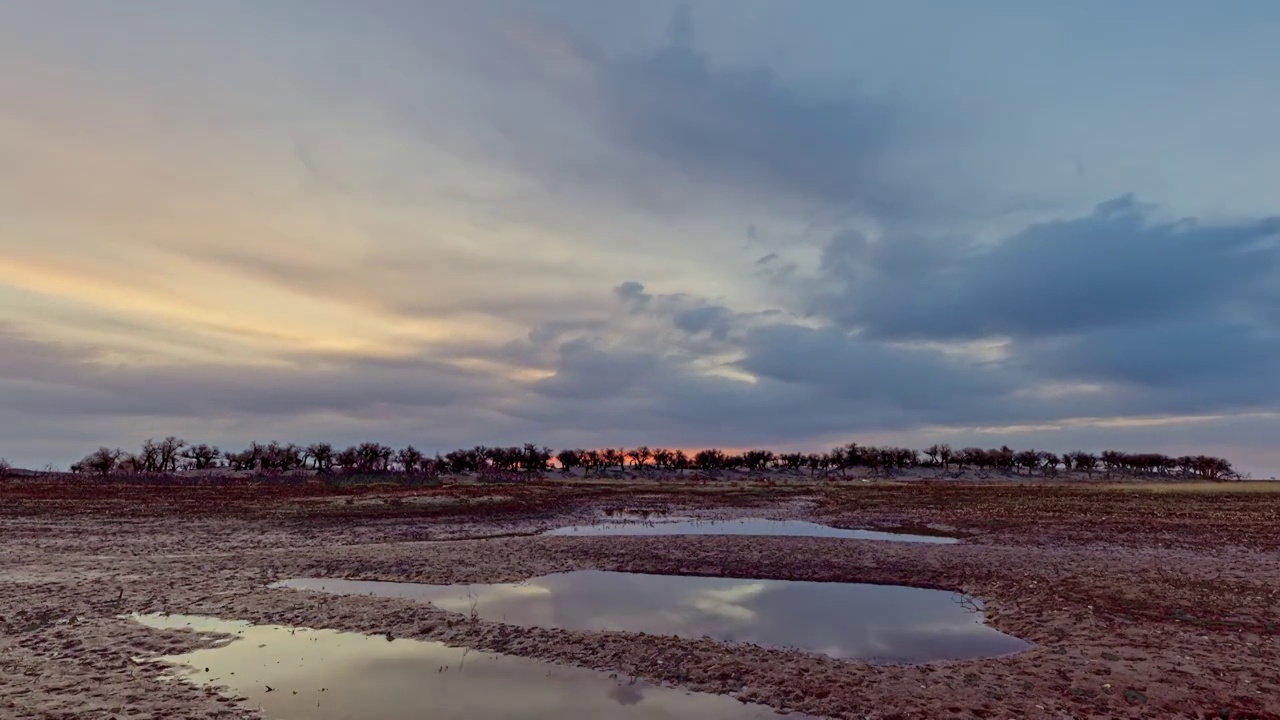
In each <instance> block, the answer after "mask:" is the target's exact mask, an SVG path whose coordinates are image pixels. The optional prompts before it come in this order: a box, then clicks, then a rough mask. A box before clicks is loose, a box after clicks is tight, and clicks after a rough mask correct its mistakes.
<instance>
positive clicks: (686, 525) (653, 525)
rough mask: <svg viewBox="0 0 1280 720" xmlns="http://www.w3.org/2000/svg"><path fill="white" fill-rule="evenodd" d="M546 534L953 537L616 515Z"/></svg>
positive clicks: (930, 540)
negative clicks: (601, 520)
mask: <svg viewBox="0 0 1280 720" xmlns="http://www.w3.org/2000/svg"><path fill="white" fill-rule="evenodd" d="M544 534H546V535H790V536H804V537H830V538H847V539H852V540H892V541H894V542H922V543H939V544H951V543H957V542H960V541H959V539H957V538H953V537H941V536H935V535H911V534H907V533H893V532H882V531H877V530H846V529H843V528H834V527H831V526H829V525H819V524H818V523H811V522H806V521H803V520H761V519H759V518H742V519H738V520H697V519H694V518H687V517H668V516H660V515H659V516H643V515H630V516H621V515H615V516H613V517H611V518H609V519H608V520H606V521H603V522H598V523H594V524H591V525H571V526H569V527H562V528H557V529H555V530H551V531H548V532H546V533H544Z"/></svg>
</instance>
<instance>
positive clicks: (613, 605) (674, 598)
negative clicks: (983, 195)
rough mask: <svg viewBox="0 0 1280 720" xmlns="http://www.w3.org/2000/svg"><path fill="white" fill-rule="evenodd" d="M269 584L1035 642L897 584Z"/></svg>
mask: <svg viewBox="0 0 1280 720" xmlns="http://www.w3.org/2000/svg"><path fill="white" fill-rule="evenodd" d="M275 587H288V588H294V589H299V590H315V591H320V592H327V593H336V594H341V595H380V596H387V597H398V598H407V599H413V600H419V601H425V602H430V603H431V604H433V605H435V606H437V607H439V608H441V609H443V610H450V611H453V612H459V613H463V614H466V615H470V614H471V613H472V612H474V613H476V614H477V615H479V616H480V617H482V618H485V619H488V620H494V621H497V622H503V623H508V624H511V625H524V626H539V627H556V628H565V629H569V630H588V631H598V630H623V631H630V632H645V633H652V634H657V635H678V636H682V637H702V636H708V637H712V638H715V639H717V640H723V641H728V642H743V643H756V644H760V645H772V646H783V647H795V648H800V649H803V650H808V651H811V652H818V653H825V654H827V655H831V656H832V657H837V658H849V659H856V660H863V661H867V662H911V663H914V662H931V661H935V660H959V659H966V658H977V657H988V656H994V655H1006V654H1009V653H1014V652H1018V651H1021V650H1025V649H1026V648H1028V647H1030V644H1028V643H1026V642H1024V641H1022V640H1019V639H1018V638H1015V637H1012V636H1010V635H1005V634H1004V633H1001V632H999V631H997V630H995V629H994V628H991V627H989V626H988V625H986V624H985V623H984V622H983V619H982V613H981V609H980V607H979V605H978V604H977V602H976V601H974V600H972V599H971V598H967V597H966V596H963V595H959V594H957V593H952V592H946V591H941V590H922V589H920V588H911V587H901V586H893V585H866V584H860V583H823V582H796V581H786V580H741V579H733V578H716V577H682V576H674V575H644V574H639V573H619V572H604V571H599V570H584V571H577V572H568V573H557V574H554V575H545V576H542V577H536V578H532V579H530V580H527V581H525V582H520V583H505V584H493V585H424V584H418V583H394V582H373V581H357V580H337V579H295V580H286V581H284V582H281V583H277V584H276V585H275Z"/></svg>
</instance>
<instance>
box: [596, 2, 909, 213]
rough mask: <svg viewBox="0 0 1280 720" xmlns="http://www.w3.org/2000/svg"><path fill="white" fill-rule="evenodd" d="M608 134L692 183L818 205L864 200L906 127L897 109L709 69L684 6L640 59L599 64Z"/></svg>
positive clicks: (757, 74)
mask: <svg viewBox="0 0 1280 720" xmlns="http://www.w3.org/2000/svg"><path fill="white" fill-rule="evenodd" d="M598 62H599V65H598V67H597V68H596V72H597V74H596V88H597V95H596V96H595V102H596V103H597V104H598V105H597V109H598V112H599V115H598V118H599V121H600V124H601V128H602V129H603V131H604V132H605V134H606V136H607V137H609V138H610V139H612V140H613V141H615V142H617V143H620V144H621V145H623V146H626V147H629V148H632V149H634V150H636V151H638V152H641V153H644V154H646V155H650V156H654V157H658V158H661V159H663V160H664V161H666V162H668V163H669V164H671V165H672V166H674V167H676V168H678V169H679V170H680V171H681V172H683V173H685V174H686V175H688V176H689V177H690V178H692V179H694V180H701V181H711V182H717V183H727V184H730V185H743V184H748V185H751V186H753V187H756V188H757V189H762V190H765V191H766V192H769V193H784V194H791V195H795V196H799V197H804V198H808V199H816V200H820V201H823V202H835V203H847V202H850V201H853V200H858V199H867V198H868V196H869V195H870V194H871V193H870V192H869V190H870V189H871V188H872V187H873V186H874V187H881V186H882V184H881V183H880V182H878V181H877V180H876V177H877V173H876V171H877V166H878V164H879V163H880V162H881V161H882V160H883V158H884V155H885V153H886V152H887V151H888V150H889V148H890V147H892V146H893V144H894V143H895V142H896V141H897V138H896V137H895V132H902V131H904V130H905V125H906V121H905V118H904V117H902V116H901V112H902V109H901V108H895V107H894V106H892V105H891V104H890V103H889V102H887V101H882V100H877V99H873V98H870V97H867V96H862V95H855V94H846V95H829V96H824V95H820V94H816V93H806V92H804V91H802V90H800V89H798V88H797V87H796V86H794V85H790V84H787V83H786V82H784V81H783V80H781V79H780V78H779V77H777V75H776V74H775V73H774V72H773V70H772V69H771V68H769V67H768V66H767V65H757V66H737V67H734V66H725V67H714V66H712V64H711V61H710V59H709V58H708V57H707V56H706V54H704V53H703V52H700V51H699V50H698V48H697V46H696V44H695V29H694V27H693V22H692V20H691V18H690V17H689V13H688V9H687V7H684V8H682V9H681V10H677V12H676V14H675V15H674V17H673V18H672V21H671V26H670V30H669V33H668V38H667V42H666V44H665V45H663V46H662V47H660V48H659V49H657V51H655V52H653V53H652V54H648V55H635V56H623V57H618V58H609V59H603V60H598Z"/></svg>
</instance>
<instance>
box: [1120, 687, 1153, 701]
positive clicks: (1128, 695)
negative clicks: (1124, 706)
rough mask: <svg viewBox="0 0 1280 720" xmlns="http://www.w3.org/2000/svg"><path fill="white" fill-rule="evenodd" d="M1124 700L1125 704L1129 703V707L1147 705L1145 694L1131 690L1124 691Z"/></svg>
mask: <svg viewBox="0 0 1280 720" xmlns="http://www.w3.org/2000/svg"><path fill="white" fill-rule="evenodd" d="M1124 699H1125V702H1127V703H1129V704H1130V705H1146V704H1147V696H1146V694H1145V693H1141V692H1139V691H1137V690H1134V689H1133V688H1128V689H1127V690H1125V691H1124Z"/></svg>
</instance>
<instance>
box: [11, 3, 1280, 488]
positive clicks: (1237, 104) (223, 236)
mask: <svg viewBox="0 0 1280 720" xmlns="http://www.w3.org/2000/svg"><path fill="white" fill-rule="evenodd" d="M1277 31H1280V5H1277V4H1275V3H1273V2H1264V1H1261V0H1259V1H1250V0H1237V1H1236V2H1232V3H1228V4H1216V5H1215V4H1209V3H1203V2H1197V1H1192V0H1161V1H1159V2H1156V1H1154V0H1127V1H1126V2H1122V3H1115V2H1103V1H1102V0H1082V1H1081V2H1077V3H1069V4H1068V3H1026V2H1014V1H1013V0H973V1H972V2H967V3H944V2H940V1H938V0H934V1H932V2H923V1H921V0H903V1H901V2H894V3H889V2H855V1H854V0H806V1H805V2H785V1H784V0H697V1H692V2H667V1H665V0H651V1H650V2H644V3H636V2H623V1H622V0H540V1H539V2H536V3H531V2H520V1H517V0H509V1H508V0H467V1H463V0H457V1H454V0H435V1H426V2H422V1H418V0H370V1H369V2H364V3H348V2H341V1H339V0H306V1H304V0H273V1H272V2H254V1H250V0H225V1H214V0H172V1H170V2H165V3H154V2H143V1H141V0H139V1H136V2H119V3H107V2H101V1H98V0H95V1H91V0H82V1H76V0H47V1H46V2H40V3H32V2H26V1H25V0H0V97H4V98H5V110H4V112H3V113H0V456H3V457H6V458H8V460H9V461H10V462H11V463H13V464H15V465H19V466H26V467H41V466H43V465H45V464H46V463H52V464H53V465H54V466H55V467H57V466H65V465H66V464H68V463H70V462H72V461H74V460H76V459H78V458H80V457H82V456H83V455H85V454H87V453H88V452H90V451H92V450H93V449H95V448H96V447H98V446H100V445H107V446H112V447H115V446H122V447H126V448H131V447H135V446H137V445H138V444H139V443H140V442H141V440H143V439H145V438H148V437H162V436H165V435H169V434H177V435H179V436H182V437H185V438H188V439H191V440H196V441H204V442H211V443H215V444H219V445H222V446H224V447H228V448H237V447H240V446H243V445H247V444H248V442H249V441H251V440H259V441H267V440H279V441H282V442H299V443H302V442H314V441H319V440H324V441H329V442H333V443H337V444H344V443H351V442H357V441H362V440H370V439H372V440H379V441H382V442H386V443H389V444H393V445H403V444H408V443H413V444H414V445H415V446H417V447H419V448H422V449H427V450H448V449H451V448H454V447H459V446H471V445H476V444H485V445H495V444H516V443H524V442H536V443H539V444H545V445H550V446H553V447H594V446H606V445H608V446H635V445H641V444H646V445H650V446H672V447H683V448H695V447H703V446H719V447H726V448H745V447H753V446H767V447H771V448H775V449H778V450H820V449H826V448H828V447H830V446H832V445H835V444H842V443H846V442H849V441H855V440H856V441H859V442H862V443H883V444H893V445H906V446H915V447H921V446H925V445H928V444H932V443H934V442H950V443H952V444H953V445H957V446H963V445H973V444H977V445H982V446H988V447H990V446H999V445H1002V444H1008V445H1010V446H1013V447H1018V448H1028V447H1035V448H1040V449H1048V450H1054V451H1067V450H1073V449H1085V450H1102V449H1110V448H1114V449H1123V450H1130V451H1154V452H1168V453H1173V454H1182V453H1207V454H1217V455H1222V456H1225V457H1228V458H1230V459H1232V460H1233V461H1234V462H1235V463H1236V465H1237V466H1238V467H1240V468H1242V469H1244V470H1245V471H1247V472H1250V473H1253V474H1254V475H1255V476H1262V477H1269V476H1272V475H1277V474H1280V447H1278V446H1277V442H1276V440H1277V438H1280V361H1277V359H1276V358H1277V357H1278V356H1280V195H1277V192H1276V190H1277V188H1280V142H1278V141H1277V140H1276V139H1275V132H1274V128H1275V127H1280V95H1278V94H1277V93H1275V92H1274V70H1275V68H1277V67H1280V45H1278V44H1276V43H1275V42H1274V38H1275V37H1276V33H1277Z"/></svg>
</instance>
